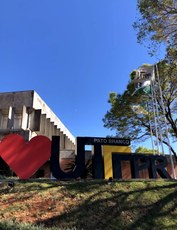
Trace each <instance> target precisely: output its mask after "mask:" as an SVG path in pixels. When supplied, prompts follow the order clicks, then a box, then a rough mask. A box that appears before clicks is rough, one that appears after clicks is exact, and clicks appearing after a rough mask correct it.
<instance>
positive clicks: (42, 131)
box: [37, 114, 46, 135]
mask: <svg viewBox="0 0 177 230" xmlns="http://www.w3.org/2000/svg"><path fill="white" fill-rule="evenodd" d="M45 123H46V114H41V118H40V129H39V132H37V133H38V135H45Z"/></svg>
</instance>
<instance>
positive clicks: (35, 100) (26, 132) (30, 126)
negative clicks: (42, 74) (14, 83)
mask: <svg viewBox="0 0 177 230" xmlns="http://www.w3.org/2000/svg"><path fill="white" fill-rule="evenodd" d="M10 133H18V134H21V135H22V136H24V138H25V139H26V140H27V141H28V140H30V139H31V138H32V137H34V136H37V135H44V136H47V137H49V138H50V139H51V137H52V135H59V136H60V139H61V140H60V141H61V143H60V148H61V150H74V149H75V137H74V136H73V135H72V134H71V133H70V131H69V130H68V129H67V128H66V127H65V125H64V124H63V123H62V122H61V121H60V119H59V118H58V117H57V116H56V115H55V114H54V113H53V112H52V110H51V109H50V108H49V107H48V106H47V104H46V103H45V102H44V101H43V100H42V99H41V97H40V96H39V95H38V94H37V93H36V92H35V91H34V90H30V91H20V92H9V93H0V140H1V139H2V138H3V137H4V135H7V134H10Z"/></svg>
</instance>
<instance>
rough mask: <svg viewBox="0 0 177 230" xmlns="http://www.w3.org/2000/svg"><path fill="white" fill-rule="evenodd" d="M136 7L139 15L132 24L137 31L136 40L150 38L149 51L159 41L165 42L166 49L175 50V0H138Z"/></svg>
mask: <svg viewBox="0 0 177 230" xmlns="http://www.w3.org/2000/svg"><path fill="white" fill-rule="evenodd" d="M137 8H138V10H139V12H140V17H139V18H138V19H137V20H136V22H135V23H134V25H133V26H134V28H135V30H136V31H137V38H138V42H140V43H142V42H143V41H146V40H150V41H151V42H152V43H151V45H150V46H149V49H150V50H151V53H153V51H154V50H152V44H153V48H155V49H156V46H157V45H158V44H159V43H163V44H165V46H166V47H167V49H168V50H171V49H172V50H173V51H174V50H177V2H176V0H153V1H152V0H138V3H137ZM167 53H168V52H167ZM176 57H177V56H176ZM176 57H175V56H174V58H176Z"/></svg>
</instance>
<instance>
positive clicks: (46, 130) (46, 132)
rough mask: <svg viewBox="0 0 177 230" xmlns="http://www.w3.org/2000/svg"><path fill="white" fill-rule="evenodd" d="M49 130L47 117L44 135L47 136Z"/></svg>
mask: <svg viewBox="0 0 177 230" xmlns="http://www.w3.org/2000/svg"><path fill="white" fill-rule="evenodd" d="M49 131H50V118H47V119H46V120H45V136H46V137H49Z"/></svg>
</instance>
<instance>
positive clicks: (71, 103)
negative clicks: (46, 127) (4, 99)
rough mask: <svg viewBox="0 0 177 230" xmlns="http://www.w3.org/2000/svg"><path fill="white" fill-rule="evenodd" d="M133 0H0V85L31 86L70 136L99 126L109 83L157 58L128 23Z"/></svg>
mask: <svg viewBox="0 0 177 230" xmlns="http://www.w3.org/2000/svg"><path fill="white" fill-rule="evenodd" d="M136 2H137V1H136V0H25V1H24V0H0V79H1V81H0V92H10V91H23V90H32V89H34V90H35V91H36V92H37V93H38V94H39V95H40V96H41V97H42V99H43V100H44V101H45V102H46V103H47V104H48V106H49V107H50V108H51V109H52V110H53V111H54V113H55V114H56V115H57V116H58V117H59V118H60V119H61V121H62V122H63V123H64V124H65V125H66V127H67V128H68V129H69V130H70V132H71V133H72V134H73V135H74V136H100V137H105V136H106V135H111V134H114V132H111V131H110V130H108V129H106V128H104V127H103V122H102V118H103V117H104V115H105V113H106V111H107V110H108V109H109V104H108V103H107V101H108V95H109V93H110V92H111V91H115V92H118V93H122V92H123V91H124V90H125V89H126V85H127V83H128V81H129V73H130V72H131V71H132V70H133V69H135V68H138V67H139V66H140V65H141V64H143V63H151V64H152V63H155V62H157V61H158V60H159V59H160V58H163V56H164V53H163V51H162V52H159V53H158V56H155V57H153V58H152V57H150V56H149V55H148V52H147V49H146V48H145V47H144V46H143V45H139V44H138V43H137V39H136V32H135V31H134V29H133V27H132V24H133V22H134V21H135V19H136V17H137V15H138V12H137V10H136Z"/></svg>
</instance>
